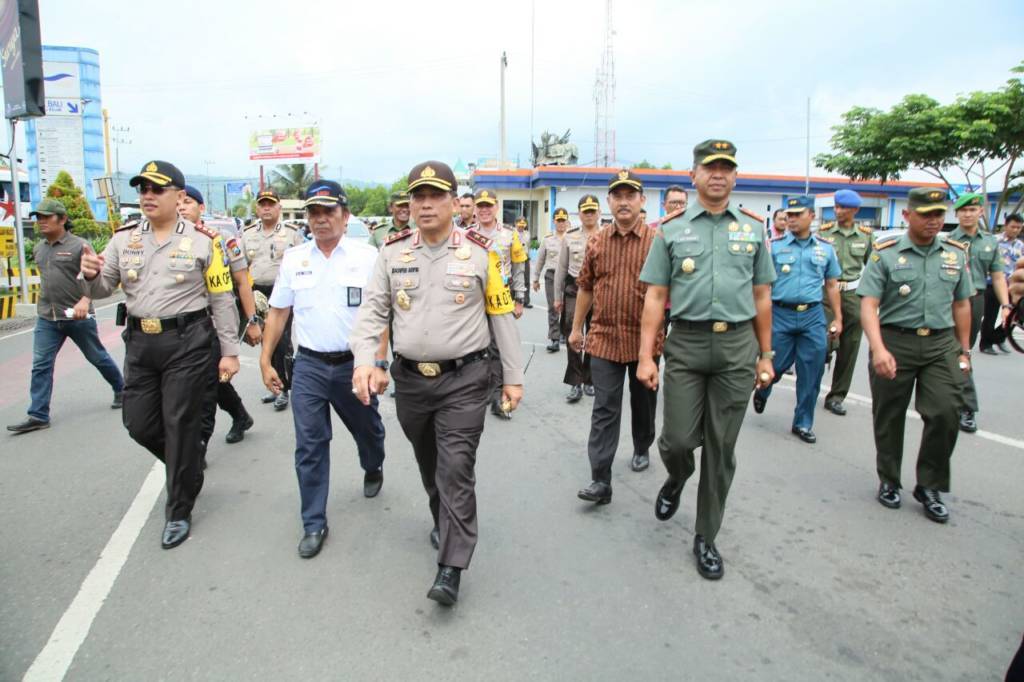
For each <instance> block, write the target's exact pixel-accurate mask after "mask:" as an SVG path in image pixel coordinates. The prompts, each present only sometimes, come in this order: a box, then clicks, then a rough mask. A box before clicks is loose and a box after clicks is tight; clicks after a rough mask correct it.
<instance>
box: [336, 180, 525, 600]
mask: <svg viewBox="0 0 1024 682" xmlns="http://www.w3.org/2000/svg"><path fill="white" fill-rule="evenodd" d="M456 189H457V183H456V180H455V174H454V173H453V172H452V170H451V168H449V167H448V166H447V165H445V164H444V163H442V162H440V161H425V162H423V163H420V164H417V165H416V166H415V167H414V168H413V169H412V171H410V173H409V192H410V194H411V199H412V201H411V207H412V217H413V220H415V221H416V225H417V226H418V230H417V231H415V232H414V231H413V230H404V231H402V232H400V233H398V234H396V235H393V236H392V237H391V239H389V240H388V242H387V243H386V244H385V245H384V248H383V249H381V252H380V256H379V257H378V259H377V265H376V269H375V271H374V274H373V278H372V279H371V281H370V284H369V285H368V287H367V290H366V294H365V296H364V302H363V306H362V307H361V308H360V309H359V314H358V316H357V318H356V325H355V329H354V330H353V332H352V337H351V338H352V348H353V351H354V353H355V356H356V359H355V367H356V369H355V372H354V374H353V379H352V383H353V390H354V391H356V393H357V395H358V396H359V398H360V400H362V402H363V403H364V404H369V401H370V397H371V395H372V394H374V393H379V392H380V390H382V386H384V385H385V384H386V380H387V377H386V375H385V371H386V369H387V364H386V363H385V362H383V361H379V360H377V358H376V357H375V356H376V353H377V351H378V349H379V346H380V336H381V334H382V332H383V331H384V330H385V329H386V327H387V324H388V317H389V315H390V314H391V313H394V322H393V325H392V327H393V333H394V339H393V341H394V354H395V362H394V365H392V367H391V373H392V376H393V377H394V380H395V405H396V409H397V414H398V422H399V424H401V426H402V430H403V431H404V432H405V435H406V437H407V438H408V439H409V441H410V442H411V444H412V447H413V452H414V453H415V455H416V463H417V464H418V465H419V469H420V476H421V478H422V480H423V487H424V488H425V489H426V491H427V496H428V498H429V500H430V512H431V514H432V516H433V517H434V530H433V531H432V532H431V543H432V544H434V546H435V547H437V548H438V555H437V563H438V571H437V576H436V577H435V579H434V583H433V585H432V586H431V588H430V591H429V593H428V594H427V596H428V597H429V598H430V599H433V600H435V601H437V602H439V603H441V604H444V605H451V604H454V603H455V601H456V600H457V599H458V594H459V582H460V576H461V572H462V571H463V570H464V569H466V568H468V567H469V563H470V559H471V558H472V556H473V550H474V548H475V546H476V539H477V521H476V492H475V474H474V467H475V462H476V454H477V446H478V445H479V443H480V434H481V433H482V432H483V428H484V419H485V417H486V410H487V405H486V399H487V394H488V392H489V381H490V379H489V368H488V363H487V357H488V352H487V348H488V345H489V344H490V341H491V335H492V334H493V337H494V340H495V342H496V344H497V346H498V348H499V349H500V352H501V361H502V383H503V386H502V388H501V391H502V400H503V403H504V404H503V405H502V408H503V409H505V410H508V411H512V410H514V409H515V408H516V406H517V405H518V404H519V401H520V400H521V399H522V395H523V387H522V383H523V363H522V351H521V349H520V346H519V332H518V330H517V329H516V323H515V318H513V316H512V311H513V309H514V306H513V305H512V302H511V300H510V299H509V297H508V295H507V292H508V289H507V287H506V284H505V280H504V277H503V274H502V272H501V270H500V265H499V263H498V262H497V259H496V258H495V257H494V254H493V253H492V244H491V240H490V239H488V238H486V237H484V236H483V235H481V234H480V233H479V232H477V231H476V229H475V228H474V229H470V230H467V231H465V232H464V231H462V230H459V229H456V228H455V227H454V225H453V221H452V216H453V214H454V211H455V210H456V208H457V205H458V204H457V200H456V198H455V196H456Z"/></svg>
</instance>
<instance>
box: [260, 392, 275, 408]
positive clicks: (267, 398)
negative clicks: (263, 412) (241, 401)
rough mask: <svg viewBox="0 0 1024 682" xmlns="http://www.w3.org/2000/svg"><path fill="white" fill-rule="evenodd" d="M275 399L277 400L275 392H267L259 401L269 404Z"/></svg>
mask: <svg viewBox="0 0 1024 682" xmlns="http://www.w3.org/2000/svg"><path fill="white" fill-rule="evenodd" d="M275 400H277V394H276V393H267V394H266V395H264V396H263V397H262V398H260V402H261V403H263V404H264V405H269V404H270V403H272V402H274V401H275Z"/></svg>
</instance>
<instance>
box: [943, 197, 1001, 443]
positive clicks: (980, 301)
mask: <svg viewBox="0 0 1024 682" xmlns="http://www.w3.org/2000/svg"><path fill="white" fill-rule="evenodd" d="M981 204H982V202H981V195H980V194H961V195H960V198H959V199H957V200H956V203H955V204H954V205H953V208H954V209H955V210H956V221H957V223H959V224H958V225H957V227H956V229H954V230H953V231H952V232H950V233H949V238H950V239H954V240H956V241H958V242H960V243H962V244H966V245H967V247H968V250H967V254H968V257H969V258H970V264H971V281H972V286H973V288H974V291H973V292H972V293H971V336H970V339H969V343H968V344H967V345H966V346H964V348H968V349H969V348H974V342H975V341H977V340H978V332H980V331H981V316H982V313H983V312H984V310H985V288H986V286H987V282H986V279H987V278H989V277H991V278H992V293H994V294H995V295H996V299H997V300H998V301H999V303H1000V305H1004V306H1007V307H1009V302H1010V301H1009V296H1008V294H1007V290H1006V280H1005V278H1003V277H998V276H996V277H993V275H998V274H1001V273H1002V272H1003V258H1002V256H1001V255H1000V253H999V242H998V240H997V239H996V238H995V237H994V236H992V234H991V233H989V232H986V231H985V230H983V229H981V214H982V206H981ZM1003 310H1004V311H1005V310H1006V308H1003ZM977 411H978V391H977V389H975V387H974V372H973V371H970V372H968V373H967V376H966V377H965V378H964V407H963V409H962V410H961V411H960V430H961V431H964V432H966V433H974V432H975V431H977V430H978V422H977V420H976V419H975V416H974V415H975V413H976V412H977Z"/></svg>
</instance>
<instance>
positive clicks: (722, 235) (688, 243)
mask: <svg viewBox="0 0 1024 682" xmlns="http://www.w3.org/2000/svg"><path fill="white" fill-rule="evenodd" d="M640 281H642V282H647V283H648V284H653V285H656V286H667V287H669V288H670V290H669V296H670V299H671V301H672V309H671V313H670V315H671V317H672V319H682V320H688V321H691V322H699V321H704V320H715V321H722V322H743V321H746V320H749V319H752V318H753V317H754V313H755V310H754V296H753V294H752V291H751V286H752V285H755V284H771V283H772V282H773V281H775V267H774V266H773V265H772V257H771V253H770V252H769V249H768V246H767V244H766V242H765V234H764V225H762V224H761V222H760V221H758V220H755V219H753V218H751V217H749V216H747V215H746V214H745V213H743V212H742V211H741V210H740V209H739V207H738V206H736V205H734V204H729V206H728V208H726V209H725V211H724V212H723V213H721V214H719V215H711V214H710V213H709V212H708V211H707V210H706V209H705V208H704V207H703V206H701V205H700V202H694V205H693V206H691V207H690V208H688V209H687V210H686V211H685V212H684V213H682V214H680V215H678V216H675V217H672V218H669V219H668V220H666V221H664V222H663V223H662V224H661V226H660V228H659V229H658V232H657V234H656V235H655V237H654V242H653V243H652V244H651V250H650V252H649V253H648V254H647V261H646V262H645V263H644V268H643V270H642V271H641V272H640Z"/></svg>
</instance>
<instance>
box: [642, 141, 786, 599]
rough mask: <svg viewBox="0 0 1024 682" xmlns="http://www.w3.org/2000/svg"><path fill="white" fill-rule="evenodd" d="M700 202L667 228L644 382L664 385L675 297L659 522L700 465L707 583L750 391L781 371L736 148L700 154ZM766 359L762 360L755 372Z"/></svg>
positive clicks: (717, 567)
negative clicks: (668, 312) (660, 347)
mask: <svg viewBox="0 0 1024 682" xmlns="http://www.w3.org/2000/svg"><path fill="white" fill-rule="evenodd" d="M692 177H693V184H694V186H695V187H696V188H697V201H695V202H694V203H693V204H692V205H691V206H690V207H689V208H687V209H686V211H685V212H684V213H682V214H678V215H672V214H670V215H667V216H665V218H664V219H663V220H662V223H661V229H660V233H659V234H658V235H657V236H656V237H655V239H654V243H653V244H652V245H651V250H650V253H649V254H648V256H647V262H646V263H645V264H644V269H643V271H642V272H641V273H640V281H641V282H647V283H648V284H649V285H650V286H649V287H648V289H647V294H646V297H645V299H644V315H643V322H642V329H641V336H640V363H639V366H638V367H637V378H639V379H640V380H641V381H643V382H644V383H646V384H647V385H648V386H649V387H651V388H652V389H653V388H657V386H658V383H659V377H658V366H657V364H656V363H655V362H654V354H655V350H656V344H657V339H658V334H659V332H660V331H661V329H662V325H663V324H664V315H665V300H666V299H667V298H668V297H669V292H670V289H671V301H672V332H671V334H669V337H668V340H667V341H666V343H665V420H664V422H665V423H664V425H663V427H662V432H661V438H660V439H659V440H658V448H659V449H660V450H661V459H662V461H663V462H664V463H665V468H666V469H667V470H668V479H667V480H666V481H665V484H664V485H663V486H662V487H661V490H660V491H659V492H658V496H657V499H656V500H655V506H654V515H655V517H656V518H657V519H658V520H660V521H666V520H668V519H670V518H672V516H673V515H674V514H675V513H676V510H677V509H678V508H679V501H680V497H681V496H682V493H683V485H684V484H685V483H686V481H687V479H689V478H690V476H692V475H693V473H694V471H695V469H696V463H695V461H694V451H695V450H696V449H697V448H701V456H700V481H699V482H698V484H697V524H696V534H695V535H694V538H693V554H694V556H695V557H696V559H697V571H698V572H699V573H700V575H701V576H703V577H704V578H707V579H708V580H716V579H718V578H721V577H722V574H723V573H724V570H725V565H724V562H723V560H722V556H721V555H720V554H719V553H718V549H717V548H716V547H715V537H716V536H717V534H718V530H719V528H720V527H721V525H722V517H723V515H724V514H725V500H726V497H727V496H728V494H729V488H730V486H731V485H732V479H733V474H734V473H735V471H736V440H737V439H738V438H739V432H740V427H741V426H742V425H743V417H744V415H745V414H746V407H747V401H748V400H749V398H750V393H751V390H752V389H753V388H754V387H755V382H756V386H757V387H758V388H762V387H766V386H769V385H771V382H772V379H773V378H774V377H775V372H774V369H773V367H772V359H773V357H774V355H775V354H774V353H773V352H772V350H771V341H772V292H771V283H772V282H774V281H775V268H774V267H773V266H772V258H771V253H770V250H769V246H768V244H767V243H766V241H765V234H764V225H763V221H761V220H759V219H757V218H754V217H753V216H752V214H751V213H749V212H748V211H747V210H746V209H743V208H741V207H739V206H738V205H736V204H735V203H732V202H730V196H731V194H732V190H733V188H734V187H735V186H736V147H735V145H733V144H732V142H729V141H728V140H706V141H704V142H701V143H700V144H698V145H697V146H696V147H695V148H694V150H693V176H692ZM755 363H756V364H755Z"/></svg>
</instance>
